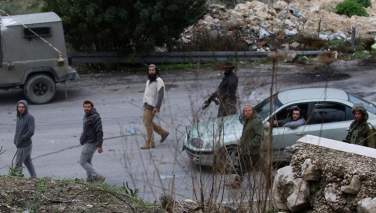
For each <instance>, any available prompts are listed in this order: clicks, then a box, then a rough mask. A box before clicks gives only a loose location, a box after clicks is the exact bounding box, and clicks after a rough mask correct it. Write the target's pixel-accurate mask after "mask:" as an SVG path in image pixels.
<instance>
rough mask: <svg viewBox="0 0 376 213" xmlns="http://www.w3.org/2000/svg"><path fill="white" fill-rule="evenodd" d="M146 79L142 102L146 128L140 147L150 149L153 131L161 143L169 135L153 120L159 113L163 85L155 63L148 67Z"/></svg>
mask: <svg viewBox="0 0 376 213" xmlns="http://www.w3.org/2000/svg"><path fill="white" fill-rule="evenodd" d="M148 78H149V79H148V80H147V82H146V86H145V92H144V98H143V104H144V116H143V117H144V118H143V120H144V125H145V129H146V141H145V144H144V145H143V146H142V147H141V149H151V148H154V147H155V144H154V141H153V132H154V131H155V132H156V133H158V135H160V136H161V140H160V142H161V143H163V142H164V141H165V140H166V138H167V137H168V135H169V132H168V131H167V130H165V129H163V128H162V127H161V126H159V125H158V124H156V123H154V122H153V119H154V117H155V115H156V114H157V113H159V111H160V109H161V106H162V102H163V98H164V94H165V85H164V82H163V80H162V78H161V77H159V73H158V70H157V67H156V66H155V64H150V65H149V67H148Z"/></svg>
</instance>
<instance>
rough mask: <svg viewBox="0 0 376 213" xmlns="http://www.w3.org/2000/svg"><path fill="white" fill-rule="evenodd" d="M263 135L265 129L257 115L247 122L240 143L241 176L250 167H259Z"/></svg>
mask: <svg viewBox="0 0 376 213" xmlns="http://www.w3.org/2000/svg"><path fill="white" fill-rule="evenodd" d="M263 135H264V127H263V125H262V122H261V120H260V119H259V118H258V117H257V116H256V114H254V115H253V116H252V118H251V119H248V120H245V123H244V126H243V132H242V136H241V138H240V143H239V154H240V163H241V171H240V172H239V173H240V174H239V175H240V176H242V175H244V173H245V172H246V171H247V170H248V169H249V168H250V167H253V168H254V167H257V164H258V161H259V158H260V147H261V143H262V139H263Z"/></svg>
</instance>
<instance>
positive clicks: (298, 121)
mask: <svg viewBox="0 0 376 213" xmlns="http://www.w3.org/2000/svg"><path fill="white" fill-rule="evenodd" d="M304 124H305V120H304V118H303V117H302V110H301V109H300V108H299V107H298V106H293V107H292V108H291V117H290V118H288V120H287V122H286V123H285V124H284V125H283V127H289V128H291V129H296V128H298V127H300V126H303V125H304Z"/></svg>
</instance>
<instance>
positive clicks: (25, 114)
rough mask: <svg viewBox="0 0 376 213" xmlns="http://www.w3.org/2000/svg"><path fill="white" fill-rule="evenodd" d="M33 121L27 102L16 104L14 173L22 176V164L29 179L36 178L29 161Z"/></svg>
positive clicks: (31, 163) (22, 101) (33, 128)
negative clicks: (27, 172) (28, 174)
mask: <svg viewBox="0 0 376 213" xmlns="http://www.w3.org/2000/svg"><path fill="white" fill-rule="evenodd" d="M34 130H35V121H34V117H33V116H32V115H31V114H30V113H29V110H28V105H27V102H26V101H24V100H21V101H19V102H18V103H17V123H16V132H15V135H14V144H15V145H16V147H17V152H16V156H15V157H16V167H15V170H16V173H17V175H21V176H22V164H25V166H26V168H27V170H28V171H29V173H30V177H31V178H36V176H37V175H36V173H35V169H34V165H33V162H32V161H31V149H32V141H31V137H32V136H33V135H34Z"/></svg>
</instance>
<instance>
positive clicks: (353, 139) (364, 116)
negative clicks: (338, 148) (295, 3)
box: [344, 105, 369, 146]
mask: <svg viewBox="0 0 376 213" xmlns="http://www.w3.org/2000/svg"><path fill="white" fill-rule="evenodd" d="M352 113H353V115H354V121H353V122H352V123H351V125H350V128H349V132H348V134H347V136H346V139H345V140H344V141H345V142H347V143H352V144H358V145H362V146H367V145H368V144H367V137H368V133H369V126H368V124H367V120H368V113H367V110H366V109H365V108H364V107H363V106H360V105H358V106H354V107H353V109H352Z"/></svg>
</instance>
